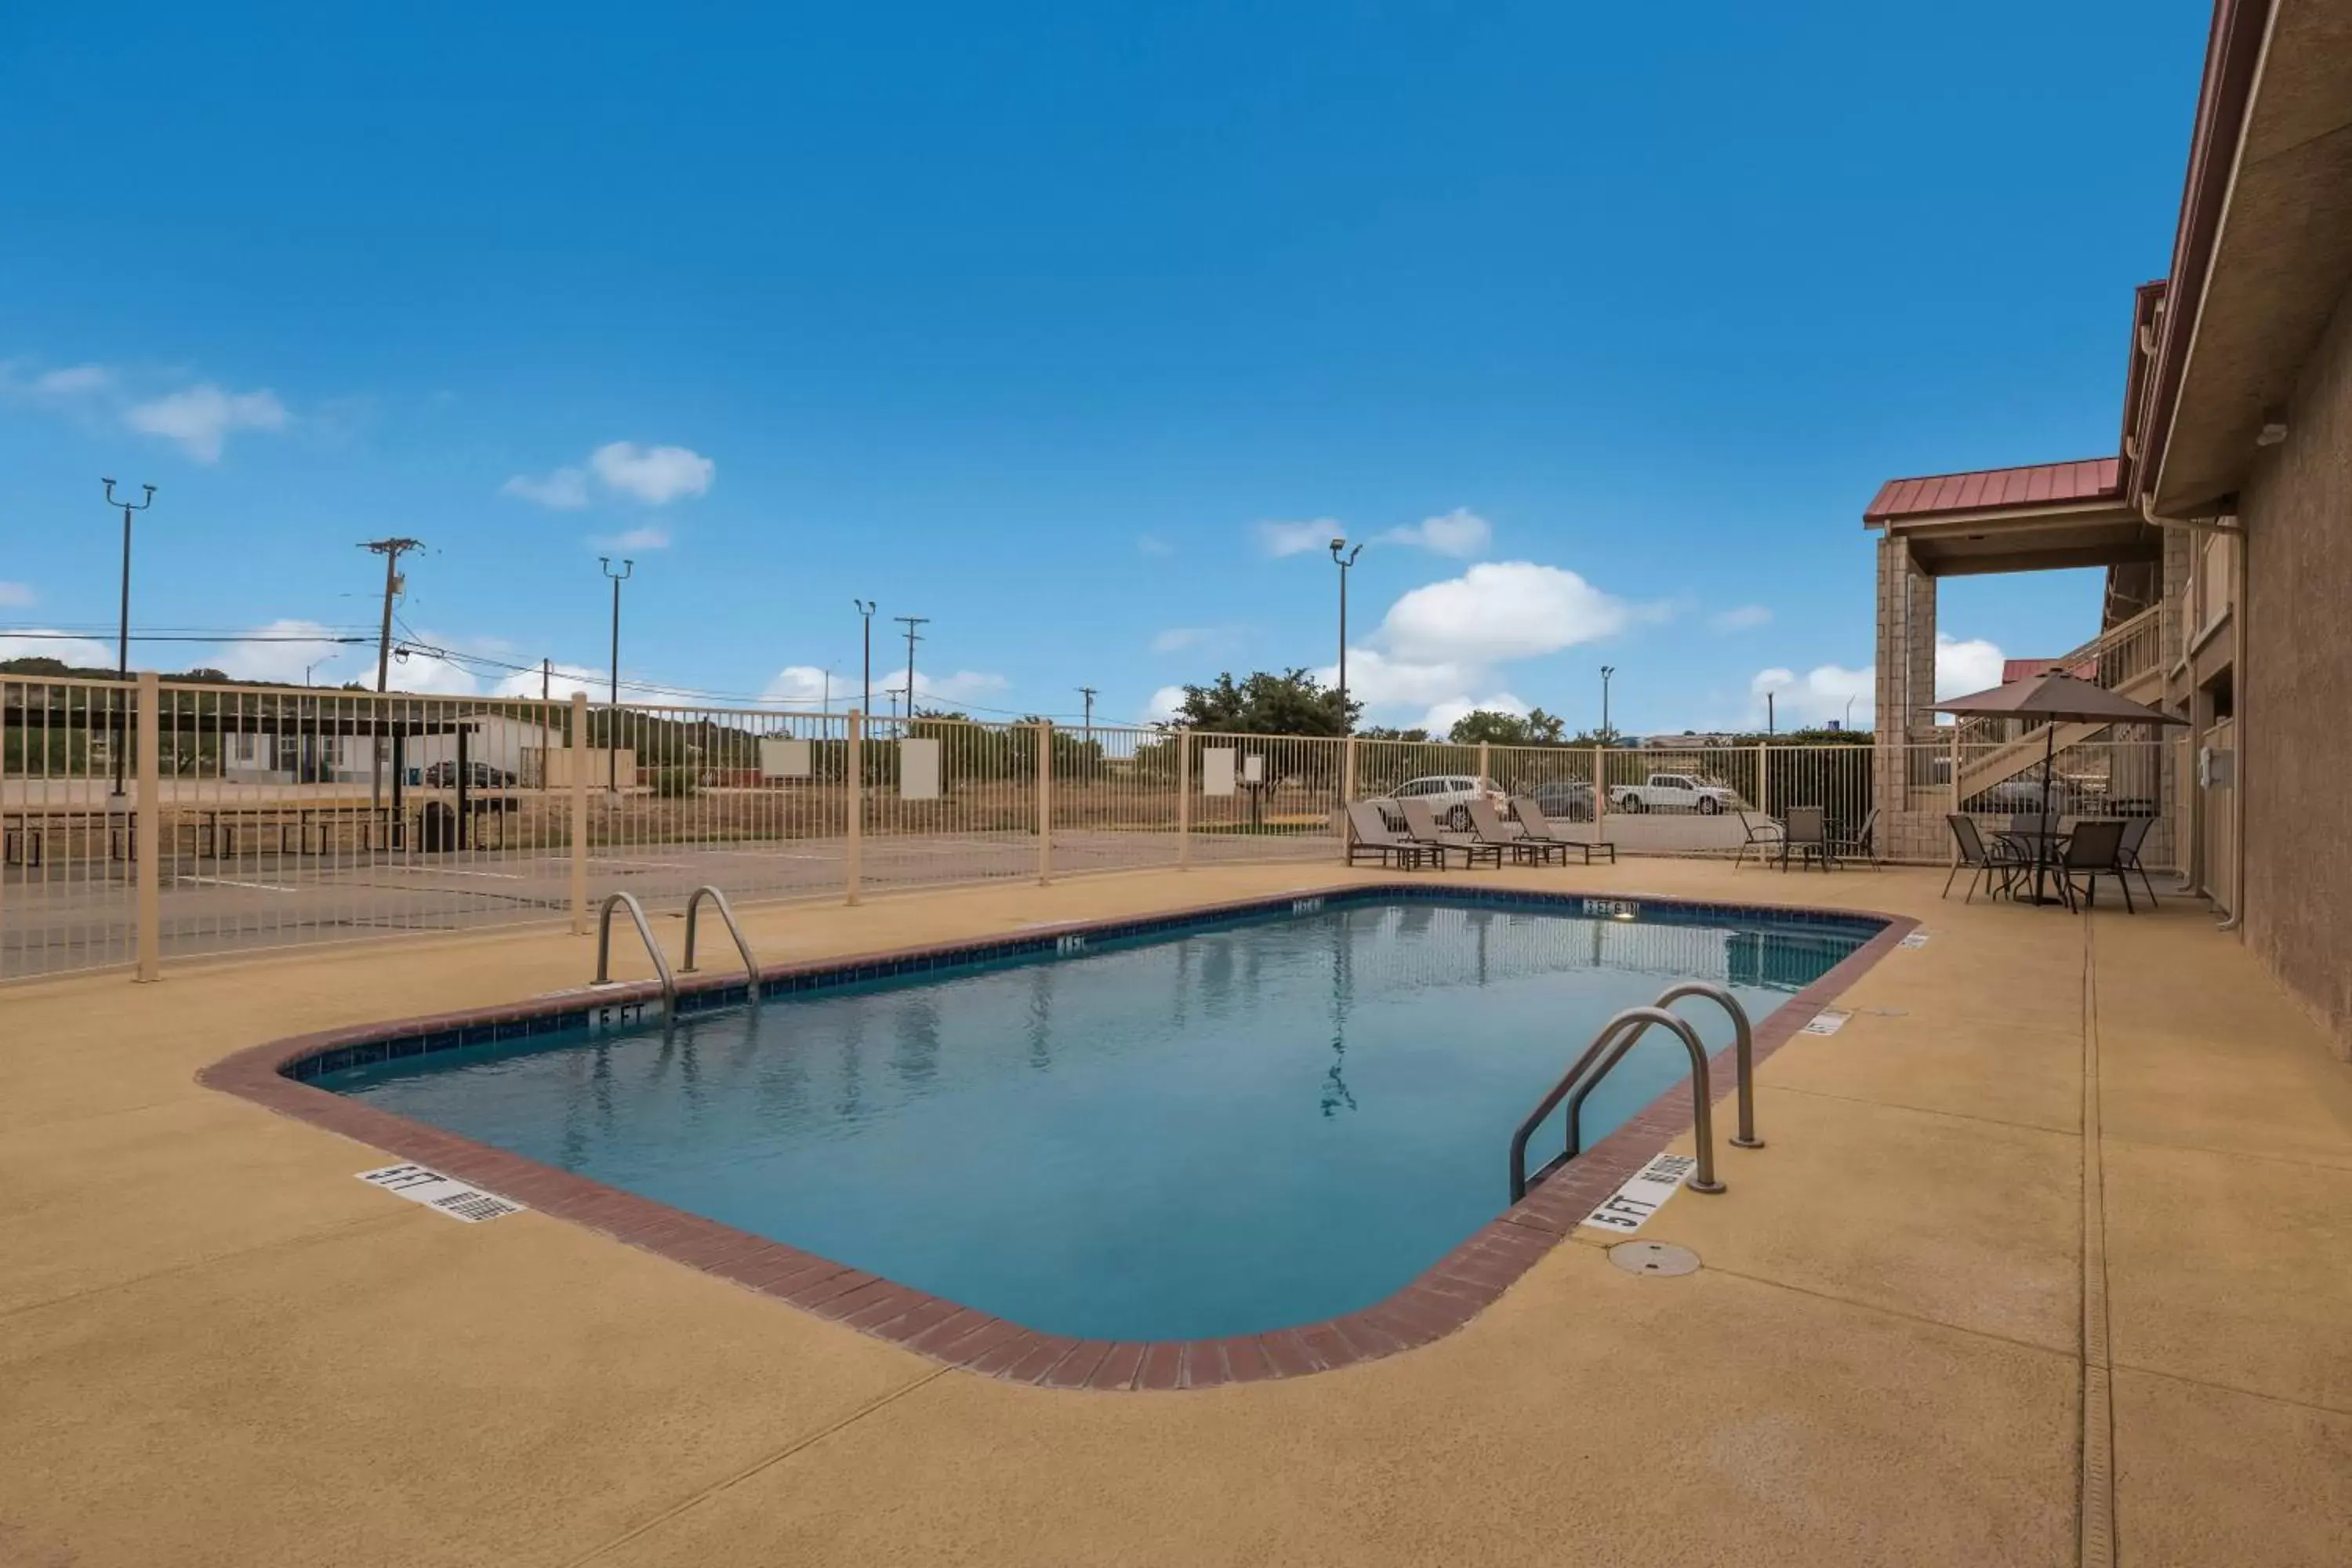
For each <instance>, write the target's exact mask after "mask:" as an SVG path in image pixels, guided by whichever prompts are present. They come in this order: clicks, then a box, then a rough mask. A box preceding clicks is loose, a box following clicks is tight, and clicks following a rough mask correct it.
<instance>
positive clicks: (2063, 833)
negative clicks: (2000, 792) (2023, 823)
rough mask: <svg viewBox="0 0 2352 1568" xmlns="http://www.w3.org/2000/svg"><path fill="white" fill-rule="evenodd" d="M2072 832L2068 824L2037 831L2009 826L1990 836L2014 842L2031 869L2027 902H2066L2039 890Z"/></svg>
mask: <svg viewBox="0 0 2352 1568" xmlns="http://www.w3.org/2000/svg"><path fill="white" fill-rule="evenodd" d="M2073 836H2074V829H2073V828H2071V827H2049V828H2043V829H2042V830H2040V831H2038V832H2037V831H2034V830H2032V829H2030V828H2017V827H2010V828H2001V829H2000V830H1998V831H1997V832H1995V834H1994V835H1993V837H1996V838H2000V839H2002V840H2004V841H2005V842H2007V843H2010V844H2013V845H2016V846H2017V847H2018V848H2019V849H2020V850H2021V852H2022V853H2023V854H2024V855H2025V856H2026V858H2027V861H2028V863H2029V864H2030V865H2032V868H2033V893H2032V897H2030V898H2028V899H2027V900H2025V901H2026V902H2027V903H2029V904H2063V903H2064V902H2065V901H2066V900H2063V899H2054V898H2052V897H2051V896H2050V895H2049V894H2047V893H2045V892H2043V891H2042V881H2043V879H2044V878H2045V877H2046V876H2047V874H2048V873H2049V872H2050V871H2052V870H2053V869H2055V868H2056V867H2057V865H2058V858H2059V854H2060V852H2061V850H2063V847H2065V843H2066V840H2067V839H2068V838H2070V837H2073Z"/></svg>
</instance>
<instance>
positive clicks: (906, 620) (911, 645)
mask: <svg viewBox="0 0 2352 1568" xmlns="http://www.w3.org/2000/svg"><path fill="white" fill-rule="evenodd" d="M930 618H931V617H930V616H892V617H891V619H893V620H895V621H897V622H898V623H899V624H900V625H902V626H905V627H906V628H907V722H908V724H909V725H911V724H913V723H914V721H915V645H916V644H917V643H919V642H921V641H922V640H923V638H921V637H918V636H917V635H916V633H915V628H916V627H917V626H925V625H928V624H929V621H930Z"/></svg>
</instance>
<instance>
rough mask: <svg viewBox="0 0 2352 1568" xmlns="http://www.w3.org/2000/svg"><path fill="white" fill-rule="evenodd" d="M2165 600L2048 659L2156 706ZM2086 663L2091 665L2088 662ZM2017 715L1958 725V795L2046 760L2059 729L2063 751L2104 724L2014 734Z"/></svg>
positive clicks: (1972, 792) (1980, 790)
mask: <svg viewBox="0 0 2352 1568" xmlns="http://www.w3.org/2000/svg"><path fill="white" fill-rule="evenodd" d="M2163 608H2164V606H2163V605H2160V604H2159V605H2149V606H2148V607H2147V609H2145V610H2142V611H2141V612H2140V613H2139V614H2138V615H2136V616H2133V617H2132V618H2131V619H2129V620H2127V621H2118V622H2116V624H2115V625H2114V626H2109V627H2108V628H2107V629H2106V630H2105V631H2103V632H2101V633H2100V634H2099V635H2098V636H2097V637H2093V638H2092V639H2091V640H2090V641H2089V642H2086V643H2084V645H2083V646H2082V647H2078V648H2076V649H2074V651H2073V652H2071V653H2068V654H2066V655H2064V656H2063V657H2061V658H2054V659H2052V660H2051V661H2050V662H2051V663H2052V664H2053V666H2055V667H2056V668H2060V669H2063V670H2066V671H2068V672H2069V673H2073V674H2078V675H2081V676H2083V677H2084V679H2090V680H2093V681H2095V683H2096V684H2098V685H2100V686H2104V687H2105V688H2106V689H2108V690H2110V691H2112V692H2114V693H2116V695H2117V696H2119V697H2128V698H2130V699H2131V700H2134V701H2135V702H2145V703H2147V704H2148V705H2149V706H2151V707H2153V706H2154V705H2155V703H2156V701H2157V700H2158V699H2159V698H2161V697H2162V696H2163V695H2164V666H2163V660H2162V658H2161V657H2160V652H2159V650H2160V648H2161V647H2162V639H2161V637H2159V635H2158V618H2159V616H2160V613H2161V612H2162V610H2163ZM2085 667H2090V668H2085ZM2014 722H2015V721H2011V720H2006V719H1987V718H1982V717H1974V718H1969V719H1965V720H1963V721H1961V722H1960V725H1959V735H1958V741H1959V752H1960V789H1959V798H1960V799H1962V800H1968V799H1970V798H1972V797H1974V796H1976V795H1979V794H1981V793H1983V792H1984V791H1986V790H1989V789H1990V788H1992V787H1993V786H1994V785H1995V784H2000V783H2002V782H2004V781H2005V780H2008V779H2012V778H2015V777H2017V776H2018V775H2019V774H2020V773H2025V772H2027V771H2029V770H2031V769H2033V768H2038V767H2040V766H2041V765H2042V756H2043V754H2044V752H2045V751H2047V750H2048V749H2050V746H2051V742H2052V731H2056V736H2055V742H2056V745H2055V749H2056V750H2058V751H2061V752H2063V751H2064V750H2065V749H2066V748H2067V747H2069V746H2072V745H2075V744H2077V743H2079V742H2084V741H2088V740H2092V739H2095V737H2097V736H2098V734H2099V733H2100V731H2104V730H2105V729H2108V728H2109V727H2110V726H2108V725H2105V724H2071V723H2061V724H2036V725H2034V726H2033V727H2032V729H2030V730H2028V731H2025V732H2024V733H2022V734H2020V735H2017V736H2014V737H2011V735H2010V734H2009V730H2010V728H2011V725H2012V724H2013V723H2014Z"/></svg>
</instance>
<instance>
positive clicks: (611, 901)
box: [593, 891, 677, 1013]
mask: <svg viewBox="0 0 2352 1568" xmlns="http://www.w3.org/2000/svg"><path fill="white" fill-rule="evenodd" d="M615 908H624V909H626V910H628V911H629V920H630V921H631V923H633V924H634V925H635V927H636V928H637V935H638V936H640V937H642V938H644V939H645V944H646V955H647V956H648V957H650V958H651V959H652V960H653V961H654V973H656V974H658V975H660V976H661V989H662V1000H663V1001H664V1002H667V1003H668V1004H669V1011H670V1012H672V1013H675V1012H677V976H676V975H674V974H672V973H670V972H669V960H668V959H667V958H665V957H663V956H662V950H661V943H659V942H656V941H655V940H654V928H653V927H652V926H650V925H647V924H646V907H645V905H643V904H641V903H639V902H637V899H636V895H635V894H634V893H630V892H625V891H623V892H614V893H609V894H607V895H605V898H604V908H603V909H601V910H598V911H597V913H596V978H595V981H594V982H593V984H598V985H610V984H612V983H613V982H612V979H611V975H612V973H613V910H614V909H615Z"/></svg>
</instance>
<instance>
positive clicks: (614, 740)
mask: <svg viewBox="0 0 2352 1568" xmlns="http://www.w3.org/2000/svg"><path fill="white" fill-rule="evenodd" d="M596 564H597V565H599V566H602V567H603V568H604V575H605V576H607V577H609V578H611V579H612V580H613V688H612V691H613V702H612V708H611V710H610V711H608V712H607V713H606V715H605V719H604V788H605V790H606V791H607V792H608V793H610V794H613V795H618V794H620V792H621V751H620V746H621V584H624V583H625V582H627V581H628V580H629V574H631V573H632V572H635V570H636V569H637V563H635V562H634V561H631V560H627V559H624V560H623V561H622V562H621V569H620V570H619V571H618V572H615V571H614V570H613V558H612V557H611V556H609V555H599V556H598V557H596Z"/></svg>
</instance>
